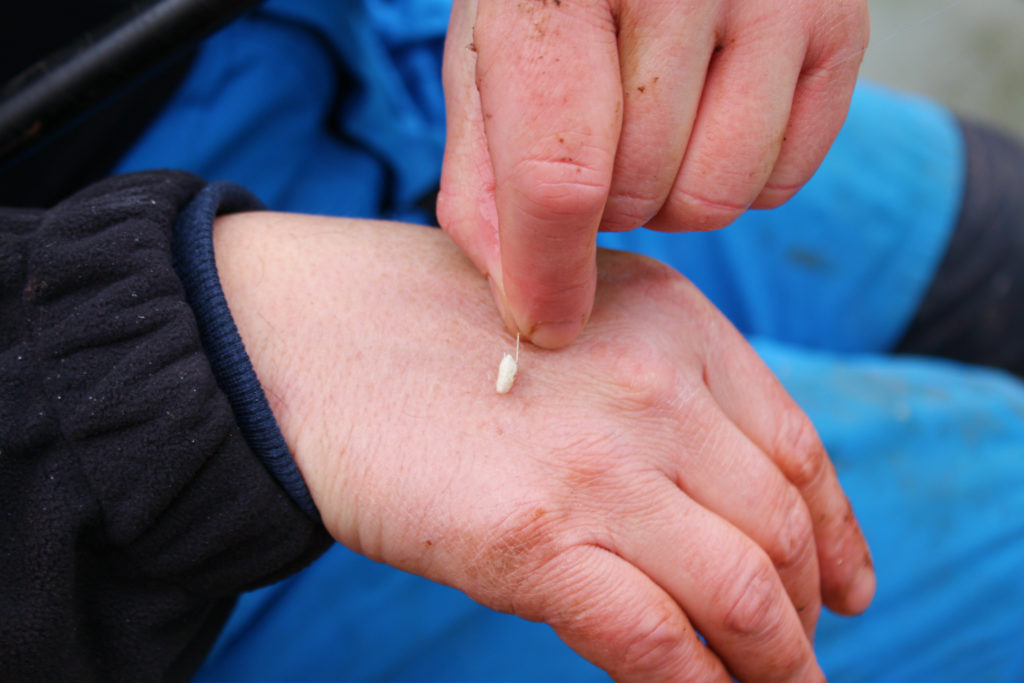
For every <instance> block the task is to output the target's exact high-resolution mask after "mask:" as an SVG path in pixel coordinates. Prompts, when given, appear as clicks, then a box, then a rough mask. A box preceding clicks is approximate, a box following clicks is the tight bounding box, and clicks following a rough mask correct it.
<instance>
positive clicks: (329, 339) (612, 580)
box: [214, 213, 874, 680]
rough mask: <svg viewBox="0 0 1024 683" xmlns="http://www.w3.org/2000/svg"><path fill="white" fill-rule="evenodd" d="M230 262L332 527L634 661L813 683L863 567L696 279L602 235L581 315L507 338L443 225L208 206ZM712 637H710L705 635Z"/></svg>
mask: <svg viewBox="0 0 1024 683" xmlns="http://www.w3.org/2000/svg"><path fill="white" fill-rule="evenodd" d="M214 240H215V242H214V244H215V249H216V255H217V267H218V271H219V273H220V276H221V281H222V285H223V287H224V291H225V294H226V296H227V300H228V302H229V305H230V307H231V311H232V314H233V315H234V317H235V320H236V323H237V325H238V328H239V331H240V333H241V335H242V339H243V340H244V342H245V346H246V349H247V351H248V353H249V355H250V358H251V359H252V361H253V364H254V367H255V368H256V370H257V373H258V375H259V377H260V380H261V382H262V384H263V386H264V389H265V391H266V394H267V397H268V399H269V401H270V404H271V408H272V409H273V411H274V414H275V416H276V417H277V419H278V422H279V423H280V425H281V428H282V431H283V433H284V436H285V439H286V441H287V443H288V445H289V447H290V448H291V450H292V452H293V453H294V455H295V459H296V462H297V464H298V466H299V468H300V470H301V471H302V474H303V476H304V478H305V480H306V482H307V484H308V485H309V488H310V491H311V493H312V495H313V499H314V501H315V502H316V504H317V506H318V508H319V510H320V512H321V515H322V517H323V520H324V523H325V524H326V525H327V528H328V529H329V530H330V532H331V533H332V534H333V535H334V536H335V537H336V538H337V539H338V540H339V541H341V542H342V543H344V544H345V545H346V546H348V547H349V548H351V549H353V550H355V551H357V552H361V553H364V554H366V555H368V556H369V557H371V558H373V559H375V560H378V561H381V562H386V563H388V564H390V565H393V566H395V567H398V568H400V569H403V570H406V571H409V572H413V573H416V574H419V575H422V576H425V577H428V578H430V579H433V580H435V581H438V582H441V583H444V584H447V585H450V586H454V587H455V588H458V589H460V590H462V591H464V592H465V593H467V594H468V595H469V596H470V597H472V598H474V599H475V600H477V601H479V602H481V603H483V604H484V605H487V606H489V607H492V608H494V609H497V610H502V611H505V612H511V613H514V614H518V615H520V616H522V617H525V618H527V619H532V620H540V621H544V622H547V623H548V624H550V625H551V626H552V627H554V629H555V630H556V631H557V632H558V634H559V635H560V636H561V637H562V638H563V639H564V640H565V641H566V642H567V643H568V644H569V645H570V646H571V647H572V648H574V649H575V650H576V651H577V652H579V653H580V654H581V655H583V656H584V657H586V658H587V659H589V660H591V661H592V662H594V663H595V664H597V665H599V666H601V667H603V668H605V669H606V670H608V671H609V672H610V673H611V674H612V675H613V676H615V677H616V678H619V679H621V680H652V679H656V680H698V679H717V680H728V678H729V676H730V674H731V675H733V676H736V677H738V678H740V679H742V680H754V679H756V680H781V679H792V680H813V679H818V678H821V672H820V670H819V668H818V666H817V664H816V662H815V658H814V653H813V651H812V647H811V637H812V634H813V631H814V626H815V622H816V620H817V617H818V614H819V610H820V605H821V598H822V596H824V600H825V603H826V604H828V605H829V606H831V607H832V608H833V609H836V610H838V611H841V612H846V613H852V612H858V611H860V610H862V609H864V608H865V607H866V606H867V604H868V602H869V601H870V599H871V596H872V593H873V590H874V575H873V572H872V570H871V564H870V559H869V555H868V551H867V548H866V546H865V543H864V540H863V538H862V537H861V534H860V531H859V529H858V526H857V523H856V521H855V520H854V518H853V515H852V512H851V510H850V508H849V504H848V503H847V501H846V498H845V496H844V495H843V493H842V491H841V489H840V487H839V484H838V482H837V480H836V476H835V472H834V470H833V468H832V466H831V464H830V462H829V460H828V458H827V457H826V455H825V453H824V450H823V448H822V446H821V443H820V442H819V440H818V438H817V436H816V435H815V432H814V430H813V428H812V427H811V425H810V423H809V422H808V420H807V418H806V417H805V416H804V415H803V413H802V412H801V411H800V410H799V409H798V408H797V407H796V405H795V404H794V403H793V402H792V400H791V399H790V398H789V397H788V396H787V395H786V393H785V392H784V391H783V389H782V388H781V387H780V385H779V384H778V383H777V382H776V380H775V379H774V378H773V377H772V375H771V374H770V372H769V371H768V370H767V369H766V368H765V367H764V365H763V364H762V363H761V362H760V360H759V359H758V357H757V356H756V354H755V353H754V352H753V350H752V349H751V348H750V347H749V346H748V345H747V344H746V342H745V341H744V340H743V338H742V337H741V336H740V335H739V334H738V333H737V332H736V330H735V329H734V328H732V326H731V325H730V324H729V323H728V322H727V321H726V320H725V319H724V318H723V317H722V316H721V314H720V313H718V312H717V311H716V310H715V309H714V307H713V306H712V305H711V304H710V303H709V302H708V301H707V300H706V299H704V297H703V296H701V294H700V293H699V292H698V291H697V290H696V289H695V288H694V287H693V286H692V285H691V284H690V283H689V282H687V281H686V280H685V279H684V278H682V277H681V276H680V275H678V274H677V273H675V272H674V271H672V270H671V269H669V268H668V267H666V266H664V265H662V264H659V263H657V262H654V261H651V260H649V259H646V258H644V257H639V256H634V255H628V254H623V253H617V252H602V253H601V254H599V258H598V280H599V285H598V288H597V299H596V304H595V306H594V313H593V316H592V320H591V324H590V326H589V327H588V329H587V330H586V331H585V332H584V333H583V335H582V336H581V337H580V340H579V341H578V343H576V344H574V345H573V346H571V347H570V348H568V349H564V350H562V351H559V352H557V353H555V352H550V351H544V350H542V349H537V348H536V347H533V346H530V345H524V346H523V348H522V349H521V357H520V366H521V369H520V373H519V377H518V379H517V381H516V384H515V386H514V387H513V389H512V391H511V393H509V394H506V395H498V394H497V393H495V390H494V378H495V371H496V370H497V366H498V361H499V359H500V357H501V355H502V353H504V352H506V351H509V350H510V349H511V346H512V344H513V341H512V339H511V338H510V337H509V335H508V333H507V332H506V331H505V330H503V329H501V325H500V324H499V323H498V321H497V320H496V319H495V318H494V315H493V310H492V305H491V303H490V301H489V296H488V293H487V287H486V285H485V284H484V282H483V278H481V277H480V275H479V274H478V273H477V272H476V271H475V270H474V268H473V267H472V265H471V264H470V263H469V262H468V261H467V260H466V259H465V258H464V257H463V256H462V255H461V254H460V253H459V252H458V250H457V249H456V247H455V246H454V245H453V244H451V242H450V241H449V240H448V239H447V238H446V237H445V236H444V235H443V233H441V232H440V231H435V230H430V229H427V228H419V227H411V226H402V225H398V224H384V223H372V222H368V221H346V220H339V219H328V218H317V217H304V216H294V215H284V214H261V213H257V214H241V215H233V216H226V217H222V218H219V219H218V220H217V223H216V228H215V232H214ZM697 632H699V633H701V634H703V635H704V636H705V637H706V639H707V642H708V646H705V645H704V644H702V643H701V641H700V640H699V639H698V637H697V635H696V633H697Z"/></svg>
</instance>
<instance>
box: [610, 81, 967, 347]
mask: <svg viewBox="0 0 1024 683" xmlns="http://www.w3.org/2000/svg"><path fill="white" fill-rule="evenodd" d="M964 167H965V162H964V150H963V139H962V136H961V134H960V129H959V126H958V125H957V123H956V120H955V119H954V117H953V115H952V114H951V113H950V112H949V111H947V110H945V109H943V108H941V107H939V106H938V105H935V104H933V103H931V102H928V101H926V100H923V99H921V98H918V97H910V96H906V95H898V94H896V93H892V92H889V91H886V90H883V89H881V88H879V87H877V86H871V85H869V84H861V86H860V87H859V88H858V89H857V91H856V93H855V94H854V99H853V103H852V108H851V111H850V115H849V117H848V118H847V121H846V124H845V125H844V126H843V129H842V131H841V132H840V134H839V137H838V138H837V139H836V141H835V144H834V145H833V146H832V149H831V151H830V153H829V155H828V157H827V158H826V159H825V162H824V163H823V164H822V166H821V168H820V169H819V170H818V172H817V174H816V175H815V176H814V177H813V178H812V179H811V181H810V182H809V183H808V184H807V185H806V186H805V187H804V188H803V189H802V190H801V191H800V193H799V194H798V195H797V196H796V198H794V199H793V200H791V201H790V202H789V203H788V204H785V205H784V206H782V207H780V208H779V209H776V210H773V211H750V212H747V213H746V214H744V215H743V216H742V217H740V219H739V220H737V221H736V222H735V223H734V224H733V225H731V226H729V228H727V229H725V230H719V231H717V232H710V233H691V234H685V235H673V234H664V233H657V232H652V231H649V230H634V231H632V232H623V233H609V234H602V235H601V236H600V237H599V239H598V243H599V244H600V245H602V246H605V247H610V248H614V249H622V250H624V251H635V252H640V253H644V254H648V255H650V256H653V257H655V258H657V259H659V260H662V261H664V262H666V263H668V264H669V265H671V266H673V267H674V268H676V269H677V270H679V271H680V272H682V273H684V274H685V275H686V276H687V277H689V278H690V279H691V280H693V281H694V283H695V284H696V285H697V286H698V287H700V289H701V291H703V292H704V293H705V294H706V295H707V296H708V298H710V299H711V300H712V301H713V302H714V303H715V305H717V306H718V307H719V308H720V309H721V310H722V311H723V312H724V313H725V314H726V315H727V316H729V318H730V319H731V320H732V321H733V323H734V324H735V325H736V326H737V327H739V328H740V330H742V331H743V332H745V333H748V334H760V335H765V336H768V337H771V338H773V339H778V340H782V341H789V342H794V343H796V344H800V345H803V346H808V347H813V348H825V349H836V350H841V351H884V350H887V349H891V348H892V347H893V346H894V345H895V344H896V343H897V342H898V341H899V339H900V337H901V336H902V335H903V332H904V330H905V329H906V326H907V325H908V324H909V322H910V320H911V318H912V317H913V314H914V312H915V311H916V310H917V306H918V304H919V303H920V301H921V299H922V298H923V297H924V293H925V291H926V289H927V287H928V284H929V283H930V282H931V278H932V274H933V273H934V272H935V270H936V268H937V267H938V264H939V262H940V260H941V258H942V255H943V253H944V252H945V247H946V244H947V242H948V241H949V238H950V235H951V231H952V228H953V226H954V225H955V223H956V219H957V216H958V214H959V210H960V202H961V191H962V188H963V183H964V178H963V173H964Z"/></svg>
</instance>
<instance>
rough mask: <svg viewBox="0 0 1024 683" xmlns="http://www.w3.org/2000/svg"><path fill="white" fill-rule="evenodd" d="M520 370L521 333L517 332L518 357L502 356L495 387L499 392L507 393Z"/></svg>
mask: <svg viewBox="0 0 1024 683" xmlns="http://www.w3.org/2000/svg"><path fill="white" fill-rule="evenodd" d="M518 370H519V333H518V332H516V357H515V358H513V357H512V356H511V355H510V354H507V353H506V354H505V355H504V356H502V357H501V365H499V366H498V381H497V383H496V384H495V386H494V388H495V389H497V391H498V393H499V394H507V393H508V392H509V390H510V389H511V388H512V385H513V384H514V383H515V381H516V372H517V371H518Z"/></svg>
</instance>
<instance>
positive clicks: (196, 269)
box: [172, 182, 320, 521]
mask: <svg viewBox="0 0 1024 683" xmlns="http://www.w3.org/2000/svg"><path fill="white" fill-rule="evenodd" d="M263 208H265V207H264V206H263V204H262V203H261V202H260V200H259V199H257V198H256V197H255V196H253V195H252V194H251V193H250V192H249V191H248V190H246V189H245V188H243V187H240V186H238V185H235V184H233V183H227V182H217V183H213V184H210V185H207V186H206V187H205V188H203V190H202V191H200V192H199V194H197V195H196V196H195V198H194V199H193V200H192V202H191V203H190V204H189V205H188V207H187V208H186V209H185V211H183V212H182V213H181V215H179V216H178V221H177V223H176V224H175V226H174V237H173V240H172V250H173V254H174V267H175V270H176V271H177V273H178V276H179V277H180V278H181V281H182V283H183V284H184V285H185V293H186V296H187V298H188V303H189V305H190V306H191V307H192V310H193V311H194V313H195V316H196V320H197V321H198V322H199V335H200V338H201V339H202V343H203V348H204V350H205V351H206V354H207V356H208V357H209V359H210V366H211V367H212V369H213V373H214V375H215V376H216V378H217V383H218V385H220V388H221V389H222V390H223V391H224V393H225V394H227V396H228V400H229V401H230V402H231V407H232V409H233V410H234V412H235V416H236V419H237V420H238V425H239V427H240V428H241V430H242V434H243V435H244V436H245V439H246V441H247V442H248V443H249V446H250V447H252V449H253V450H254V451H255V452H256V453H257V454H258V455H259V457H260V458H261V459H262V460H263V463H264V465H266V467H267V469H268V470H270V472H271V473H272V474H273V475H274V477H275V478H276V479H277V481H278V482H279V483H280V484H281V486H282V487H283V488H284V489H285V491H286V492H287V493H288V495H289V496H291V498H292V500H294V501H295V503H296V504H297V505H298V506H299V507H300V508H301V509H302V510H303V511H304V512H305V513H306V514H307V515H309V517H310V518H312V519H314V520H317V521H319V519H320V515H319V513H318V512H317V509H316V506H315V505H314V504H313V498H312V497H311V496H310V494H309V489H308V488H307V487H306V482H305V481H303V479H302V475H301V474H300V473H299V469H298V467H296V465H295V460H294V459H293V458H292V454H291V452H289V450H288V446H287V444H286V443H285V440H284V436H283V435H282V434H281V429H280V427H279V426H278V424H277V420H275V419H274V414H273V413H272V412H271V410H270V405H269V403H267V398H266V395H265V394H264V393H263V387H262V386H261V385H260V382H259V379H258V378H257V377H256V371H255V370H254V369H253V367H252V363H251V362H250V361H249V356H248V354H246V352H245V346H244V345H243V344H242V338H241V336H240V335H239V334H238V328H236V327H235V321H234V319H233V318H232V317H231V312H230V310H229V309H228V303H227V300H226V299H225V298H224V291H223V290H222V289H221V286H220V278H219V277H218V275H217V264H216V262H215V260H214V254H213V219H214V218H216V217H217V216H219V215H223V214H229V213H238V212H241V211H254V210H260V209H263Z"/></svg>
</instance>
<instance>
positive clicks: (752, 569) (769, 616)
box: [721, 553, 783, 638]
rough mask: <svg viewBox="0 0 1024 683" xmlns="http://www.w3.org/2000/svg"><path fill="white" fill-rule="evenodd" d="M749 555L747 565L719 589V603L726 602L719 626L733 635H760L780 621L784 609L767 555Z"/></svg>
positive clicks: (778, 624) (767, 632)
mask: <svg viewBox="0 0 1024 683" xmlns="http://www.w3.org/2000/svg"><path fill="white" fill-rule="evenodd" d="M750 558H751V556H750V555H748V556H747V558H746V562H745V563H744V564H746V565H748V566H746V567H744V568H743V570H742V571H741V572H739V573H738V574H735V573H734V574H731V576H736V575H739V576H740V577H742V578H740V579H739V580H733V581H729V582H728V583H727V584H726V585H725V586H724V587H723V589H722V590H721V603H722V604H723V605H725V606H726V609H725V613H724V615H723V618H722V626H723V628H725V629H726V630H727V631H728V632H729V633H731V634H733V635H734V636H739V637H743V638H763V637H765V636H766V635H767V634H769V633H771V632H773V631H775V630H776V629H777V628H778V627H779V626H780V625H781V623H782V618H783V610H782V606H781V604H780V598H779V591H778V590H777V586H776V573H775V567H774V566H773V565H772V563H771V561H770V560H769V559H768V557H767V556H765V555H763V554H761V553H758V555H755V556H754V559H750Z"/></svg>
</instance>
